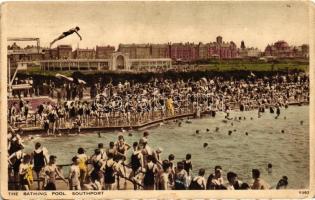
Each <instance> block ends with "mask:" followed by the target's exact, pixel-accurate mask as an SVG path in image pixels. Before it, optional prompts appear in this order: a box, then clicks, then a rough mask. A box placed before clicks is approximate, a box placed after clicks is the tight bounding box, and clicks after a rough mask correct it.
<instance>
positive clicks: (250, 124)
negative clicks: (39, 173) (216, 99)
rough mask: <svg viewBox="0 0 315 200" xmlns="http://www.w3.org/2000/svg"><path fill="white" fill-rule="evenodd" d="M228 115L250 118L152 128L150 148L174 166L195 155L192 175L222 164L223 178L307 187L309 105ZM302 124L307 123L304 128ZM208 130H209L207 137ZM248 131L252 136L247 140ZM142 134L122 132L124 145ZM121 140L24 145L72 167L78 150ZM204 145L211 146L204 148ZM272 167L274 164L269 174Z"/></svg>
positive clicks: (89, 137) (66, 139)
mask: <svg viewBox="0 0 315 200" xmlns="http://www.w3.org/2000/svg"><path fill="white" fill-rule="evenodd" d="M230 115H231V117H233V118H234V117H236V116H237V117H240V116H241V117H242V118H243V117H245V118H246V119H245V120H244V119H242V120H241V121H240V122H238V121H234V120H231V121H228V122H227V123H225V122H223V120H224V116H225V114H224V113H217V115H216V117H215V118H210V117H204V118H202V119H192V120H191V122H192V123H185V121H186V119H184V120H183V122H182V126H181V127H179V126H178V124H177V123H176V122H173V121H172V122H169V123H167V124H164V125H162V126H158V127H155V128H151V129H150V130H149V133H150V136H149V140H148V142H149V143H148V144H149V146H150V147H152V148H153V149H156V148H157V147H161V148H163V149H164V151H163V153H162V158H167V157H168V155H169V154H170V153H173V154H174V155H175V160H176V161H180V160H183V159H184V158H185V155H186V153H191V154H192V163H193V173H194V174H196V172H197V171H198V169H199V168H201V167H202V168H205V169H206V174H207V176H208V175H209V174H210V173H212V172H213V168H214V166H215V165H221V166H222V167H223V170H224V178H225V179H226V176H225V175H226V173H227V172H228V171H233V172H235V173H237V174H238V176H239V179H240V180H242V181H245V182H250V181H251V170H252V169H253V168H257V169H260V171H261V175H262V178H263V179H265V180H266V181H267V182H268V183H270V184H271V185H276V184H277V182H278V180H279V179H280V178H281V177H282V176H284V175H286V176H288V179H289V186H288V188H291V189H302V188H307V187H308V185H309V106H291V107H289V108H288V109H282V110H281V115H280V117H279V118H278V119H275V116H276V115H275V114H270V113H269V110H266V112H265V113H264V114H263V115H262V116H261V118H258V115H257V111H247V112H238V111H232V112H231V114H230ZM251 117H252V118H253V119H252V120H251V119H250V118H251ZM300 121H303V122H304V123H303V124H300ZM232 122H233V125H232V124H231V123H232ZM216 127H219V131H218V132H216V131H215V128H216ZM206 129H209V130H210V131H209V132H207V131H206ZM196 130H200V133H199V134H198V135H196V134H195V132H196ZM229 130H231V131H232V134H231V135H228V131H229ZM234 130H235V131H234ZM281 130H284V133H281ZM245 132H248V136H246V135H245ZM142 133H143V131H133V132H132V136H128V133H124V134H125V139H126V142H127V143H128V144H130V145H132V143H133V142H134V141H138V140H139V138H140V137H142ZM117 135H118V132H106V133H102V134H101V138H99V137H98V135H97V132H94V133H88V134H80V135H79V136H77V135H76V136H61V137H50V138H41V137H35V138H34V139H32V140H29V141H25V144H26V152H30V151H31V150H32V149H33V148H34V144H35V143H36V142H41V143H42V144H43V146H45V147H46V148H47V149H48V150H49V154H54V155H56V156H57V162H58V164H69V163H70V162H71V158H72V157H73V156H74V155H76V152H77V149H78V148H79V147H83V148H85V149H86V150H87V154H89V155H91V154H92V153H93V151H94V149H95V148H96V147H97V144H98V143H100V142H103V143H104V146H106V147H107V146H108V144H109V142H110V141H116V139H117ZM205 142H206V143H208V147H206V148H203V143H205ZM129 153H130V152H129ZM268 163H271V164H272V165H273V171H272V173H270V174H269V173H268V172H267V164H268Z"/></svg>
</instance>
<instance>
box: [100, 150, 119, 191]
mask: <svg viewBox="0 0 315 200" xmlns="http://www.w3.org/2000/svg"><path fill="white" fill-rule="evenodd" d="M107 156H108V160H107V161H105V163H104V165H103V166H102V168H101V170H102V171H103V172H104V183H105V190H113V189H114V187H115V183H116V179H115V178H116V177H115V175H116V173H117V163H116V162H115V161H114V154H113V153H111V152H110V153H108V154H107Z"/></svg>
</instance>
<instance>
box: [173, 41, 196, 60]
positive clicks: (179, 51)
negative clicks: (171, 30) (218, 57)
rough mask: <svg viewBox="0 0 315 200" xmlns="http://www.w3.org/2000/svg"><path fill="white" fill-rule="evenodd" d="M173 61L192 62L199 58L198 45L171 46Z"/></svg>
mask: <svg viewBox="0 0 315 200" xmlns="http://www.w3.org/2000/svg"><path fill="white" fill-rule="evenodd" d="M170 48H171V49H170V53H171V55H170V58H171V59H172V60H177V61H183V62H191V61H194V60H197V59H198V58H199V51H198V45H197V44H194V43H189V42H187V43H173V44H171V45H170Z"/></svg>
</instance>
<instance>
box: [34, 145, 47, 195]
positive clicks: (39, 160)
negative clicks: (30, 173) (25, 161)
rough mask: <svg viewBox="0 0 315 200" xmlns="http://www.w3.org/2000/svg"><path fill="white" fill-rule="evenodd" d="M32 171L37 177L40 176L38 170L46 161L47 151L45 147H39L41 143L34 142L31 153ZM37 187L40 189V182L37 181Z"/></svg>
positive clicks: (39, 170)
mask: <svg viewBox="0 0 315 200" xmlns="http://www.w3.org/2000/svg"><path fill="white" fill-rule="evenodd" d="M32 158H33V164H34V171H35V173H36V176H37V178H38V179H39V178H40V172H41V170H42V169H43V168H44V167H45V165H46V164H47V163H48V151H47V149H46V148H45V147H41V143H39V142H37V143H36V144H35V149H34V151H33V153H32ZM38 189H40V182H38Z"/></svg>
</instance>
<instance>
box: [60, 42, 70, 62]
mask: <svg viewBox="0 0 315 200" xmlns="http://www.w3.org/2000/svg"><path fill="white" fill-rule="evenodd" d="M57 55H58V59H71V58H72V46H70V45H58V46H57Z"/></svg>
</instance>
